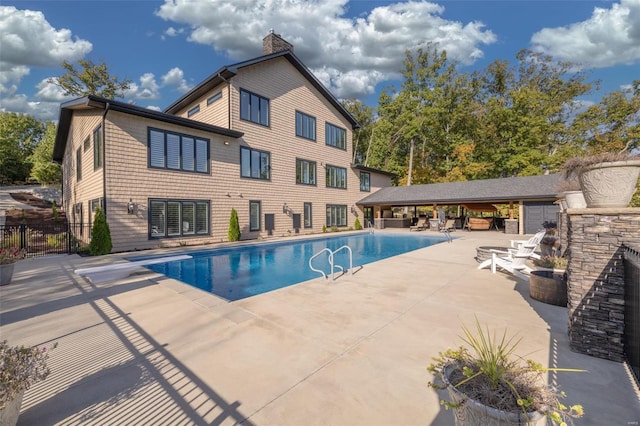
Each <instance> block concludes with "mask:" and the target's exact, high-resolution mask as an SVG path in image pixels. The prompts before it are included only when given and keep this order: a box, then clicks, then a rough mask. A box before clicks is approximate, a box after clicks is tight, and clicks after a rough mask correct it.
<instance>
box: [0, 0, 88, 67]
mask: <svg viewBox="0 0 640 426" xmlns="http://www.w3.org/2000/svg"><path fill="white" fill-rule="evenodd" d="M0 46H2V62H4V63H8V64H12V65H28V66H40V67H54V66H58V65H59V64H60V62H62V61H63V60H68V61H75V60H77V59H80V58H82V57H83V56H84V55H86V54H87V53H89V52H90V51H91V49H92V47H93V46H92V45H91V43H90V42H88V41H86V40H82V39H78V38H75V39H73V38H72V35H71V31H70V30H68V29H65V28H62V29H59V30H56V29H55V28H53V27H52V26H51V25H50V24H49V22H47V20H46V19H45V17H44V14H43V13H42V12H37V11H32V10H18V9H16V8H15V7H13V6H0Z"/></svg>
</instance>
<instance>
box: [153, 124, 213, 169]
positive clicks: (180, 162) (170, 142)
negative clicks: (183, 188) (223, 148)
mask: <svg viewBox="0 0 640 426" xmlns="http://www.w3.org/2000/svg"><path fill="white" fill-rule="evenodd" d="M149 167H153V168H160V169H171V170H182V171H185V172H197V173H209V140H208V139H200V138H196V137H194V136H188V135H182V134H178V133H172V132H166V131H164V130H158V129H151V128H149Z"/></svg>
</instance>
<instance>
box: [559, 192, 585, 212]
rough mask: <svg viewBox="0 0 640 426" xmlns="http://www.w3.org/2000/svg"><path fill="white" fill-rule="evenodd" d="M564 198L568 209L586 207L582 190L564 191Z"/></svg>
mask: <svg viewBox="0 0 640 426" xmlns="http://www.w3.org/2000/svg"><path fill="white" fill-rule="evenodd" d="M564 200H565V203H566V205H567V208H568V209H584V208H586V207H587V202H586V200H585V199H584V194H583V193H582V191H566V192H565V193H564Z"/></svg>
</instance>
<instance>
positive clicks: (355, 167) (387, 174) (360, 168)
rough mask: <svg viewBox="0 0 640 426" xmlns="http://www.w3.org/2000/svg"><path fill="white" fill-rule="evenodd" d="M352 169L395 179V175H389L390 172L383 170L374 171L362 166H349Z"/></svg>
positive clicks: (371, 168)
mask: <svg viewBox="0 0 640 426" xmlns="http://www.w3.org/2000/svg"><path fill="white" fill-rule="evenodd" d="M351 168H352V169H356V170H362V171H364V172H371V173H378V174H380V175H385V176H389V177H392V178H393V177H396V174H395V173H391V172H387V171H384V170H379V169H374V168H373V167H367V166H363V165H362V164H352V165H351Z"/></svg>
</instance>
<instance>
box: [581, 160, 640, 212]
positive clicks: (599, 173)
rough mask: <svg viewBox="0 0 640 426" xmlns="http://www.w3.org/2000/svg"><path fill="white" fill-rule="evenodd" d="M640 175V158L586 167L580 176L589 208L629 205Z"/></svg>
mask: <svg viewBox="0 0 640 426" xmlns="http://www.w3.org/2000/svg"><path fill="white" fill-rule="evenodd" d="M638 176H640V160H626V161H612V162H606V163H598V164H594V165H592V166H589V167H586V168H585V169H584V170H583V171H582V172H581V173H580V175H579V176H578V177H579V179H580V187H581V188H582V192H583V193H584V198H585V200H586V202H587V207H589V208H620V207H627V206H628V205H629V202H630V201H631V197H633V193H634V192H635V190H636V184H637V182H638Z"/></svg>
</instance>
